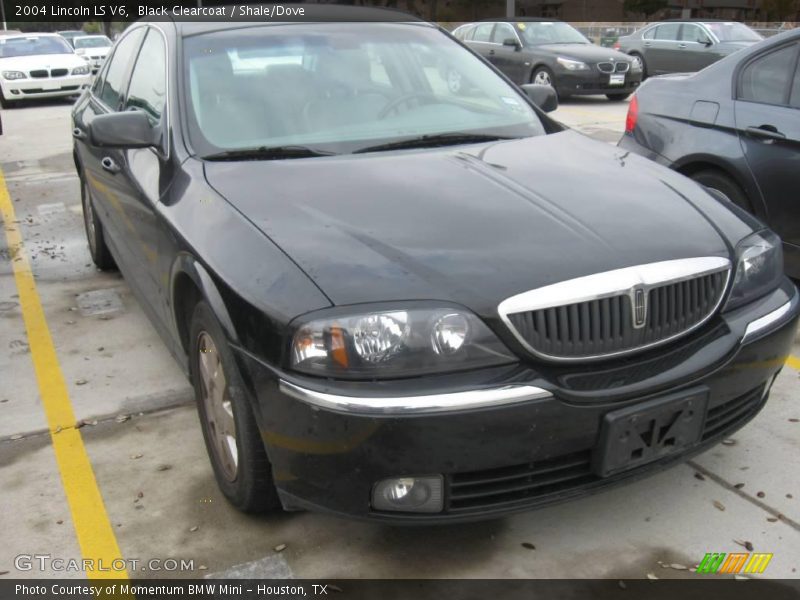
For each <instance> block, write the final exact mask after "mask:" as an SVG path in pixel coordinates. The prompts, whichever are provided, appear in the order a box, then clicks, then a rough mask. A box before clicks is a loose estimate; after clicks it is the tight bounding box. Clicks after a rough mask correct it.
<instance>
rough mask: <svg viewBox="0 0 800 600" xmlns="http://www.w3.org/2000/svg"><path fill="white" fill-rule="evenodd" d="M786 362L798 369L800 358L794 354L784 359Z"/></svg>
mask: <svg viewBox="0 0 800 600" xmlns="http://www.w3.org/2000/svg"><path fill="white" fill-rule="evenodd" d="M786 364H787V365H789V366H790V367H792V368H793V369H794V370H796V371H800V358H798V357H796V356H790V357H789V358H787V359H786Z"/></svg>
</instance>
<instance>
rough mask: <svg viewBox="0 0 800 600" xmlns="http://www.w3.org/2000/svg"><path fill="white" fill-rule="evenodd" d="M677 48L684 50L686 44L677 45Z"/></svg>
mask: <svg viewBox="0 0 800 600" xmlns="http://www.w3.org/2000/svg"><path fill="white" fill-rule="evenodd" d="M678 48H686V44H678Z"/></svg>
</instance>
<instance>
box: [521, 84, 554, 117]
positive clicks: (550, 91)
mask: <svg viewBox="0 0 800 600" xmlns="http://www.w3.org/2000/svg"><path fill="white" fill-rule="evenodd" d="M522 89H523V90H524V91H525V93H526V94H527V95H528V98H530V99H531V102H533V103H534V104H535V105H536V106H538V107H539V108H541V109H542V110H543V111H544V112H553V111H554V110H555V109H557V108H558V94H556V90H555V89H554V88H553V86H550V85H539V84H537V83H526V84H525V85H523V86H522Z"/></svg>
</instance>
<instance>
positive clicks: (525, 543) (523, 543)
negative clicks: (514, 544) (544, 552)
mask: <svg viewBox="0 0 800 600" xmlns="http://www.w3.org/2000/svg"><path fill="white" fill-rule="evenodd" d="M521 546H522V547H523V548H527V549H528V550H536V546H534V545H533V544H531V543H530V542H522V544H521Z"/></svg>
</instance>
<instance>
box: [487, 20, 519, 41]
mask: <svg viewBox="0 0 800 600" xmlns="http://www.w3.org/2000/svg"><path fill="white" fill-rule="evenodd" d="M508 38H511V39H514V40H515V39H517V34H516V33H514V28H513V27H511V25H509V24H508V23H498V24H497V26H496V27H495V28H494V33H493V34H492V41H493V42H494V43H495V44H502V43H503V42H505V41H506V40H507V39H508Z"/></svg>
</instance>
